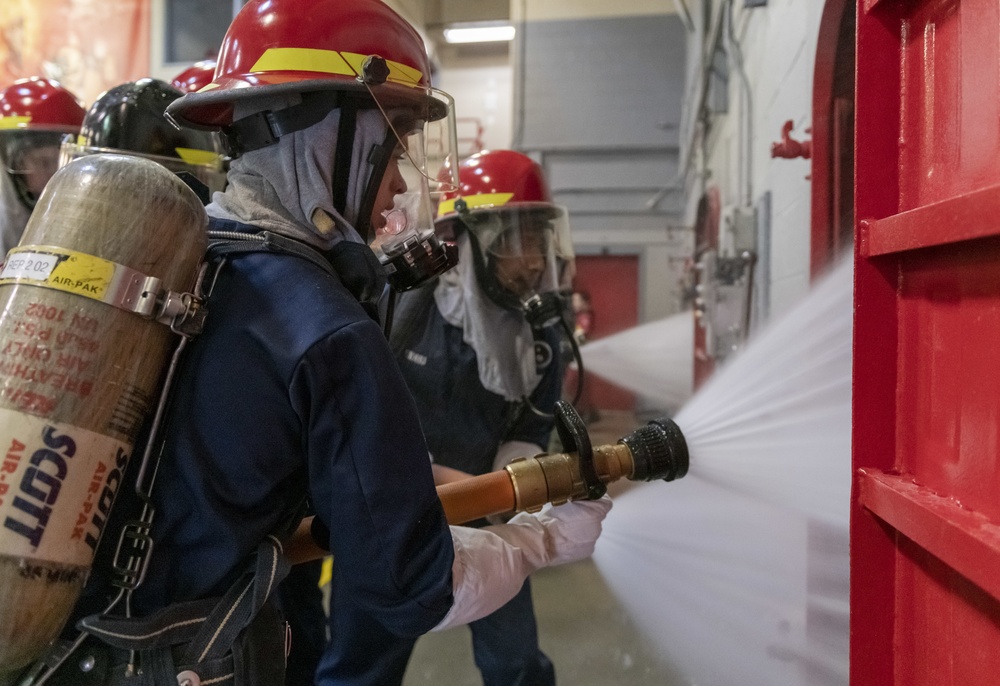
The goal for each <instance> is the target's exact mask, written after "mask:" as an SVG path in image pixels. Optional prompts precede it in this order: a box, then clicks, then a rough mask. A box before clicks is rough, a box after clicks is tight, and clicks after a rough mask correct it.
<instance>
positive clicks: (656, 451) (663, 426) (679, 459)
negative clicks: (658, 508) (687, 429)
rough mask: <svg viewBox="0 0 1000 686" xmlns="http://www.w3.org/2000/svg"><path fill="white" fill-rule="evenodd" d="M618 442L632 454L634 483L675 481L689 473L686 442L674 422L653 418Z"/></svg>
mask: <svg viewBox="0 0 1000 686" xmlns="http://www.w3.org/2000/svg"><path fill="white" fill-rule="evenodd" d="M618 442H619V443H624V444H625V445H627V446H628V449H629V450H630V451H631V452H632V460H633V462H634V464H635V467H634V470H633V473H632V476H630V477H629V479H631V480H632V481H652V480H653V479H663V480H664V481H673V480H674V479H680V478H681V477H682V476H684V475H685V474H687V471H688V461H689V460H688V448H687V442H686V441H685V440H684V434H682V433H681V429H680V427H679V426H677V424H676V423H675V422H674V421H673V420H672V419H667V418H666V417H664V418H662V419H654V420H653V421H651V422H650V423H649V424H647V425H646V426H643V427H640V428H638V429H636V430H635V431H633V432H632V433H630V434H629V435H628V436H626V437H625V438H623V439H621V440H620V441H618Z"/></svg>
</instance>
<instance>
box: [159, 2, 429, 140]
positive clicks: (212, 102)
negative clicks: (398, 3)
mask: <svg viewBox="0 0 1000 686" xmlns="http://www.w3.org/2000/svg"><path fill="white" fill-rule="evenodd" d="M328 90H338V91H348V92H356V93H357V94H359V95H360V96H362V97H363V98H366V99H369V100H371V99H373V97H374V98H377V99H378V101H379V103H380V104H381V105H382V106H383V107H393V106H396V105H399V104H410V105H412V104H423V105H425V106H426V114H425V115H424V116H423V117H422V118H423V119H425V120H427V121H431V120H435V119H439V118H441V117H443V116H445V114H446V112H445V109H444V107H443V106H442V105H441V104H440V103H439V102H438V101H437V100H435V99H434V98H433V97H431V96H430V62H429V60H428V58H427V52H426V50H425V48H424V43H423V41H422V40H421V38H420V36H419V34H417V32H416V31H415V30H414V29H413V27H412V26H410V25H409V24H408V23H407V22H406V21H405V20H404V19H403V18H402V17H400V16H399V15H398V14H396V13H395V12H394V11H393V10H392V9H390V8H389V7H388V6H387V5H386V4H385V3H383V2H381V1H380V0H251V2H248V3H247V4H246V5H245V6H244V7H243V9H242V10H240V12H239V14H238V15H237V16H236V18H235V19H233V23H232V24H231V25H230V27H229V30H228V31H227V32H226V36H225V38H224V39H223V42H222V49H221V51H220V53H219V58H218V65H217V67H216V72H215V78H214V79H213V80H212V82H211V83H209V84H208V85H207V86H205V87H204V88H202V89H201V91H200V92H198V93H189V94H188V95H185V96H184V97H183V98H181V99H180V100H178V101H177V102H175V103H173V104H172V105H171V107H170V109H169V112H170V114H171V116H173V117H174V118H175V119H176V120H178V121H179V122H180V123H183V124H188V125H192V126H195V127H204V128H223V127H227V126H229V125H230V124H232V123H233V105H234V103H236V102H238V101H241V100H249V99H255V98H264V97H269V96H271V95H280V94H288V93H306V92H314V91H328ZM370 106H371V105H370Z"/></svg>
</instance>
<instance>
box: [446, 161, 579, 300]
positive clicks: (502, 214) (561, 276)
mask: <svg viewBox="0 0 1000 686" xmlns="http://www.w3.org/2000/svg"><path fill="white" fill-rule="evenodd" d="M436 226H437V228H438V230H439V231H440V233H441V234H442V235H444V236H445V237H449V236H450V235H459V234H461V233H463V232H467V233H468V235H469V237H470V242H471V243H472V248H473V260H474V262H475V269H476V276H477V279H478V281H479V284H480V286H481V287H482V288H483V290H484V291H485V293H486V294H487V295H488V296H489V297H490V298H491V299H493V300H494V301H495V302H496V303H498V304H500V305H502V306H505V307H508V308H510V309H519V308H521V307H522V306H524V305H525V304H526V303H528V302H529V301H531V300H532V299H534V298H535V297H536V296H539V295H542V294H545V293H557V292H560V291H564V290H566V289H567V288H568V287H569V284H570V281H571V279H572V276H573V267H574V260H573V246H572V241H571V238H570V233H569V222H568V218H567V213H566V210H565V209H564V208H562V207H560V206H558V205H556V204H555V203H553V202H552V194H551V192H550V191H549V186H548V184H547V183H546V182H545V175H544V174H543V172H542V168H541V167H540V166H539V165H538V164H537V163H535V162H534V161H533V160H532V159H531V158H530V157H528V156H526V155H523V154H521V153H519V152H515V151H513V150H485V151H483V152H481V153H477V154H475V155H473V156H472V157H470V158H468V159H466V160H465V161H463V162H462V163H461V164H460V165H459V167H458V190H457V191H453V192H449V193H445V194H444V196H443V197H442V200H441V203H440V204H439V205H438V219H437V224H436Z"/></svg>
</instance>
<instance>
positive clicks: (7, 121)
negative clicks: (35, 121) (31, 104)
mask: <svg viewBox="0 0 1000 686" xmlns="http://www.w3.org/2000/svg"><path fill="white" fill-rule="evenodd" d="M30 123H31V115H30V114H28V115H25V116H18V117H2V116H0V130H5V129H21V128H24V127H25V126H27V125H28V124H30Z"/></svg>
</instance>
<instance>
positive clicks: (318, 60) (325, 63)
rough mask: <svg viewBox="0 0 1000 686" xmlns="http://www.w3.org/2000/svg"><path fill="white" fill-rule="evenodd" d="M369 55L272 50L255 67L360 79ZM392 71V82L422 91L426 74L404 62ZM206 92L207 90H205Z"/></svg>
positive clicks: (394, 64) (259, 70) (263, 70)
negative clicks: (422, 81)
mask: <svg viewBox="0 0 1000 686" xmlns="http://www.w3.org/2000/svg"><path fill="white" fill-rule="evenodd" d="M368 57H369V56H368V55H359V54H358V53H356V52H337V51H336V50H319V49H317V48H268V49H267V50H265V51H264V54H263V55H261V56H260V59H258V60H257V62H256V63H255V64H254V65H253V67H251V69H250V71H251V72H254V73H266V72H275V71H315V72H319V73H321V74H339V75H342V76H358V75H359V74H361V65H362V64H364V61H365V60H366V59H368ZM386 64H387V65H388V67H389V77H388V79H387V80H388V81H392V82H393V83H398V84H400V85H403V86H411V87H421V84H420V81H421V79H422V78H423V72H421V71H420V70H419V69H414V68H413V67H410V66H407V65H405V64H402V63H400V62H393V61H392V60H386ZM202 90H206V89H202Z"/></svg>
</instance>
